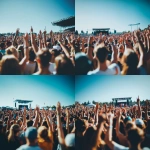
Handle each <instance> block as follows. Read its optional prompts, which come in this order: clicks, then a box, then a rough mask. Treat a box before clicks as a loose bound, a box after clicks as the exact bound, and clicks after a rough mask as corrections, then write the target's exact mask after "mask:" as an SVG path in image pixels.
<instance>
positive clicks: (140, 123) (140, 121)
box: [135, 118, 144, 125]
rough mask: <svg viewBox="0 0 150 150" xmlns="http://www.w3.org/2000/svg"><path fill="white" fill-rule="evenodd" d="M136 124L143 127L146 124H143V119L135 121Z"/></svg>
mask: <svg viewBox="0 0 150 150" xmlns="http://www.w3.org/2000/svg"><path fill="white" fill-rule="evenodd" d="M135 124H136V125H143V124H144V122H143V120H142V119H139V118H138V119H136V120H135Z"/></svg>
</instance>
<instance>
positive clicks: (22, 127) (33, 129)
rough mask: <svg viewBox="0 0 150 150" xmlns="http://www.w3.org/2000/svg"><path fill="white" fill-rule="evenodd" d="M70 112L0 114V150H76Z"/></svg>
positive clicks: (7, 111)
mask: <svg viewBox="0 0 150 150" xmlns="http://www.w3.org/2000/svg"><path fill="white" fill-rule="evenodd" d="M74 118H75V115H74V110H73V108H66V109H62V108H61V105H60V103H59V102H58V103H57V106H56V110H44V109H42V110H40V108H39V107H38V106H36V108H35V109H31V108H30V110H26V108H24V109H23V110H4V111H1V112H0V150H75V123H74Z"/></svg>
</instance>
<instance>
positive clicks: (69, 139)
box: [65, 133, 75, 147]
mask: <svg viewBox="0 0 150 150" xmlns="http://www.w3.org/2000/svg"><path fill="white" fill-rule="evenodd" d="M65 142H66V145H67V147H75V134H74V133H70V134H67V136H66V138H65Z"/></svg>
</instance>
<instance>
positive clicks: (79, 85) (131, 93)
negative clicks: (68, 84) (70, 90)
mask: <svg viewBox="0 0 150 150" xmlns="http://www.w3.org/2000/svg"><path fill="white" fill-rule="evenodd" d="M149 85H150V78H149V76H76V80H75V100H76V101H79V102H81V103H82V102H87V101H88V100H89V101H90V102H92V101H93V100H95V101H96V102H112V98H122V97H132V100H133V101H135V100H136V98H137V97H138V96H139V97H140V99H141V100H146V99H149V100H150V95H149Z"/></svg>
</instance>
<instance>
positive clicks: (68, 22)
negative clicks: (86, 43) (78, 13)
mask: <svg viewBox="0 0 150 150" xmlns="http://www.w3.org/2000/svg"><path fill="white" fill-rule="evenodd" d="M52 25H53V26H60V27H69V26H75V16H71V17H69V18H65V19H61V20H59V21H55V22H52Z"/></svg>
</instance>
